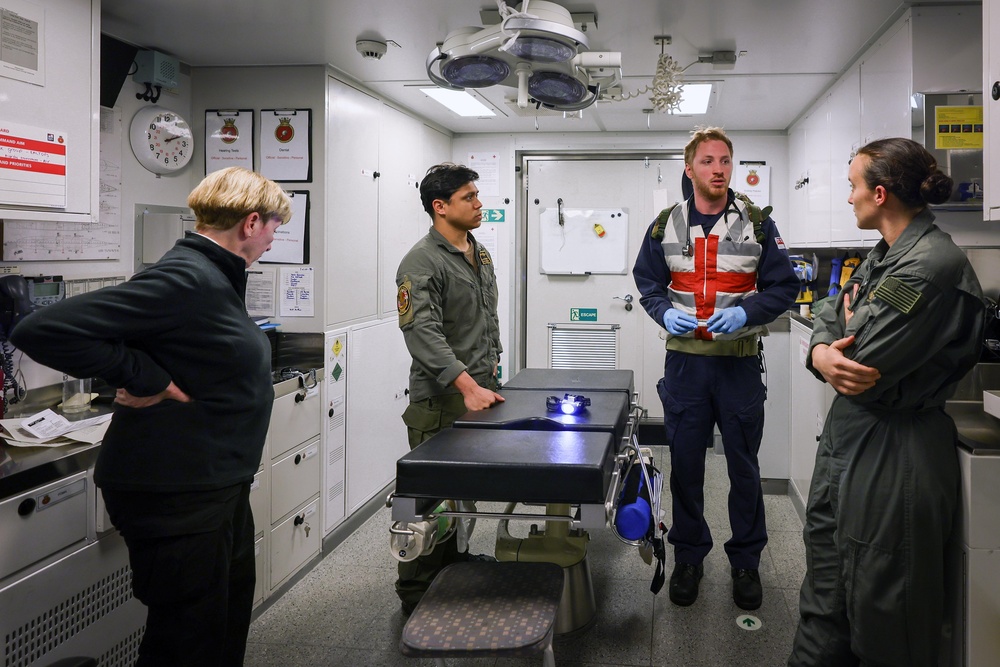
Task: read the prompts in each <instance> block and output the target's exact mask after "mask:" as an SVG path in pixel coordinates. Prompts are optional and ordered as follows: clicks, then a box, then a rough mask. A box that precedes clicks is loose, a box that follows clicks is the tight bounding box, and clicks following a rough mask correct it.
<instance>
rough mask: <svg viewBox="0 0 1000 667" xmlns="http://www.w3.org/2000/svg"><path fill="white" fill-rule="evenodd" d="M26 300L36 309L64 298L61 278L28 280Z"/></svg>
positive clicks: (36, 277)
mask: <svg viewBox="0 0 1000 667" xmlns="http://www.w3.org/2000/svg"><path fill="white" fill-rule="evenodd" d="M28 298H29V299H30V300H31V303H33V304H35V307H36V308H39V307H41V306H48V305H51V304H53V303H55V302H56V301H61V300H62V299H65V298H66V283H65V282H63V277H62V276H35V277H32V278H28Z"/></svg>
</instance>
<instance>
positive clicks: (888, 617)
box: [845, 538, 908, 665]
mask: <svg viewBox="0 0 1000 667" xmlns="http://www.w3.org/2000/svg"><path fill="white" fill-rule="evenodd" d="M846 548H847V571H846V575H847V576H846V577H845V579H846V581H845V588H846V595H847V616H848V618H849V619H850V622H851V629H852V642H851V643H852V649H853V650H854V651H855V653H856V654H857V655H859V656H862V657H863V658H864V661H865V663H866V664H873V665H890V664H900V660H901V659H902V658H904V657H905V656H903V655H901V654H900V653H901V652H903V653H904V654H905V652H906V647H907V645H908V640H907V630H906V618H907V614H906V608H907V605H906V602H907V601H906V590H905V573H906V563H905V559H904V558H903V557H902V554H900V553H899V552H896V551H892V550H888V549H885V548H883V547H880V546H879V545H877V544H869V543H865V542H859V541H858V540H855V539H853V538H847V545H846ZM904 662H905V660H904Z"/></svg>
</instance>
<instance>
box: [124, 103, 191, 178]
mask: <svg viewBox="0 0 1000 667" xmlns="http://www.w3.org/2000/svg"><path fill="white" fill-rule="evenodd" d="M129 138H130V140H131V144H132V152H133V153H135V157H136V159H137V160H139V163H140V164H141V165H142V166H143V167H145V168H146V169H148V170H150V171H152V172H153V173H156V174H167V173H170V172H174V171H177V170H179V169H182V168H183V167H185V166H186V165H187V163H188V162H189V161H190V160H191V154H192V153H193V151H194V135H193V134H192V132H191V127H190V126H189V125H188V123H187V121H186V120H184V118H183V116H181V115H180V114H177V113H175V112H173V111H170V110H168V109H164V108H162V107H146V108H145V109H141V110H140V111H139V112H138V113H136V115H135V117H134V118H132V126H131V129H130V132H129Z"/></svg>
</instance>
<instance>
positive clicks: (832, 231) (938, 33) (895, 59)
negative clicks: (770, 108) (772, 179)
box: [788, 6, 1000, 247]
mask: <svg viewBox="0 0 1000 667" xmlns="http://www.w3.org/2000/svg"><path fill="white" fill-rule="evenodd" d="M984 12H988V9H984ZM978 21H979V16H978V10H976V9H975V8H970V7H950V6H941V7H917V8H913V9H911V10H908V11H907V12H906V13H905V14H903V16H902V17H901V18H900V19H899V20H898V21H897V22H896V23H894V24H893V25H892V26H891V27H890V28H889V29H888V30H886V32H885V33H884V34H883V35H881V36H880V37H879V38H878V40H877V41H876V42H875V43H874V44H873V45H872V46H871V48H870V49H868V50H867V51H866V52H865V53H864V54H863V55H862V56H861V58H860V59H859V60H858V61H857V62H856V63H854V64H853V65H852V66H851V67H850V68H849V69H848V70H847V72H846V73H845V74H844V75H843V76H842V77H841V78H840V79H839V80H838V81H837V82H836V83H835V84H834V86H832V87H831V89H830V91H829V94H827V95H825V96H823V97H822V98H821V99H820V100H819V101H817V102H816V104H815V105H814V106H813V107H812V108H811V109H810V110H809V112H808V113H807V114H806V115H804V116H803V117H802V118H801V119H800V120H799V121H798V122H797V123H796V124H795V125H794V126H792V127H791V128H790V129H789V156H788V163H789V167H790V178H791V180H792V185H793V186H794V185H795V184H796V183H797V182H799V181H801V180H802V179H803V178H806V177H807V178H808V184H806V185H805V186H804V187H802V188H800V190H798V191H796V190H794V189H793V190H791V197H790V201H789V203H790V208H792V210H793V212H794V215H795V218H796V220H805V221H806V224H804V225H802V226H800V227H798V228H794V231H793V233H792V234H789V241H790V245H792V246H793V247H796V246H797V247H809V246H818V247H826V246H832V247H856V246H859V245H865V246H870V245H874V244H875V242H877V241H878V239H879V238H880V237H879V235H878V233H877V232H875V231H871V230H867V231H862V230H858V229H857V227H856V220H855V217H854V214H853V211H852V210H851V206H850V205H849V204H847V197H848V190H847V187H848V186H847V168H848V162H849V160H850V157H851V156H852V155H853V154H854V152H855V151H856V150H857V149H858V148H860V147H861V146H863V145H864V144H867V143H869V142H871V141H874V140H876V139H882V138H886V137H910V136H911V135H912V134H913V117H912V108H911V103H912V97H913V94H914V93H935V94H938V93H948V92H959V91H975V90H976V89H977V88H978V87H979V86H980V85H981V83H980V81H979V77H974V78H970V76H969V74H968V72H969V70H973V71H975V70H978V68H979V60H978V58H979V56H978V30H979V29H978V27H977V26H978ZM984 30H986V29H985V28H984ZM970 34H971V35H973V38H972V39H970V37H969V35H970ZM984 58H988V56H986V55H984ZM984 62H988V61H987V60H984ZM996 76H997V79H998V80H1000V74H997V75H996ZM990 85H992V83H991V84H990ZM997 108H998V109H1000V102H998V103H997ZM989 111H990V110H989V109H987V119H986V127H987V133H988V131H989V130H988V128H989V117H988V114H989ZM997 113H998V115H1000V112H997ZM998 120H1000V118H998ZM988 139H989V135H988V134H987V140H988ZM800 151H804V153H805V155H804V156H803V155H801V154H800ZM803 165H804V166H803ZM987 168H988V167H987ZM803 172H804V175H803ZM984 176H985V177H984V181H985V182H986V183H990V179H989V175H988V174H984ZM987 189H988V188H987ZM802 190H805V193H804V196H803V194H800V193H801V191H802ZM998 196H1000V193H998ZM987 197H989V193H988V192H987ZM995 203H996V205H997V206H998V211H997V217H998V218H1000V201H995Z"/></svg>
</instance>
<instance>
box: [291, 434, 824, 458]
mask: <svg viewBox="0 0 1000 667" xmlns="http://www.w3.org/2000/svg"><path fill="white" fill-rule="evenodd" d="M818 439H819V438H817V440H818ZM300 463H302V455H301V454H296V455H295V465H298V464H300Z"/></svg>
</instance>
